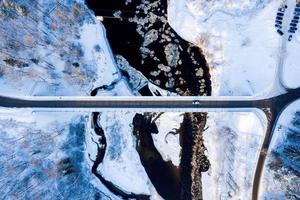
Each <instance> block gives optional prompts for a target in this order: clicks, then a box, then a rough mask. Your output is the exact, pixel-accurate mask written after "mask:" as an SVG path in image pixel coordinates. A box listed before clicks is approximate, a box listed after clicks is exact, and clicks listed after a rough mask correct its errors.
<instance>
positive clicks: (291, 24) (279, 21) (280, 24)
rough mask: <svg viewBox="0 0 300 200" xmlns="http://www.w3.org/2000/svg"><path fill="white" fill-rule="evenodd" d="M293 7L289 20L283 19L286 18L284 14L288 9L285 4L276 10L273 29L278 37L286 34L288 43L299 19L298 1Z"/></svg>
mask: <svg viewBox="0 0 300 200" xmlns="http://www.w3.org/2000/svg"><path fill="white" fill-rule="evenodd" d="M290 6H292V5H290ZM293 7H294V8H292V9H293V13H292V15H291V16H290V17H289V18H287V19H285V18H286V17H287V13H286V12H287V9H288V5H287V4H286V3H282V4H281V5H280V7H279V8H278V10H277V13H276V18H275V28H276V31H277V33H278V34H279V35H280V36H283V35H285V34H287V35H288V36H287V38H288V41H292V39H293V35H294V34H295V33H296V31H297V30H298V23H299V18H300V0H299V1H298V0H297V1H296V4H294V5H293ZM284 22H285V23H284ZM284 24H286V25H287V26H288V27H287V28H286V29H285V28H284Z"/></svg>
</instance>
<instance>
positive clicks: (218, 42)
mask: <svg viewBox="0 0 300 200" xmlns="http://www.w3.org/2000/svg"><path fill="white" fill-rule="evenodd" d="M280 3H281V1H277V0H263V1H257V0H249V1H239V0H234V1H228V0H222V1H200V0H176V1H175V0H171V1H170V3H169V7H168V21H169V23H170V25H171V26H172V27H173V28H174V29H175V30H176V32H177V33H179V35H181V36H182V37H183V38H185V39H186V40H188V41H191V42H192V43H194V44H196V45H198V46H200V47H201V48H202V50H203V52H204V54H205V57H206V59H207V61H208V63H209V66H210V69H211V75H212V81H213V85H212V90H213V95H259V94H266V93H267V92H269V91H270V90H271V87H272V84H273V80H274V76H275V72H276V66H277V61H278V56H280V44H281V37H280V36H279V34H278V33H277V32H276V29H275V27H274V23H275V22H274V21H275V17H276V12H277V9H278V7H279V6H280ZM296 49H297V48H295V49H293V50H294V51H296ZM293 76H294V77H295V75H293Z"/></svg>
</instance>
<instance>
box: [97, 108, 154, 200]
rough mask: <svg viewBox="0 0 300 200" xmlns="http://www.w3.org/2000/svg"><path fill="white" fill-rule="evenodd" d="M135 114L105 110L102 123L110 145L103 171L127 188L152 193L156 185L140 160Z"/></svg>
mask: <svg viewBox="0 0 300 200" xmlns="http://www.w3.org/2000/svg"><path fill="white" fill-rule="evenodd" d="M134 115H135V113H132V112H124V113H123V112H122V113H120V112H108V113H107V112H105V113H102V114H101V116H100V124H101V125H102V128H103V130H104V133H105V135H106V139H107V144H108V145H107V148H106V154H105V157H104V161H103V164H102V165H101V166H100V167H99V171H100V172H101V173H102V174H104V175H105V178H106V179H108V180H110V181H112V182H113V183H117V185H118V186H119V187H120V188H122V189H123V190H125V191H127V192H133V193H135V194H148V195H149V194H151V192H150V191H151V189H152V188H151V187H153V186H152V184H151V182H150V181H149V179H148V176H147V174H146V172H145V170H144V168H143V167H142V164H141V162H140V158H139V155H138V153H137V151H136V148H135V145H136V141H135V140H134V136H133V130H132V126H131V123H130V121H129V120H130V119H131V120H132V119H133V117H134Z"/></svg>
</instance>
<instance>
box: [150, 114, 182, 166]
mask: <svg viewBox="0 0 300 200" xmlns="http://www.w3.org/2000/svg"><path fill="white" fill-rule="evenodd" d="M183 114H184V113H175V112H174V113H171V112H167V113H162V114H161V116H160V117H159V118H158V119H157V120H156V121H155V123H156V125H157V129H158V133H157V134H152V137H153V141H154V145H155V147H156V149H157V150H158V151H159V152H160V154H161V156H162V157H163V159H164V160H165V161H172V163H173V165H175V166H179V164H180V152H181V146H180V145H179V132H178V129H179V128H180V125H181V123H182V121H183Z"/></svg>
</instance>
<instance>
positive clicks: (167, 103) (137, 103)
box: [0, 88, 300, 200]
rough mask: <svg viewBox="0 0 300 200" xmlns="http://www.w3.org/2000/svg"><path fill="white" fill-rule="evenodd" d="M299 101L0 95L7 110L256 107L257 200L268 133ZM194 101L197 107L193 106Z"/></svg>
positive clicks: (295, 95) (294, 92) (287, 97)
mask: <svg viewBox="0 0 300 200" xmlns="http://www.w3.org/2000/svg"><path fill="white" fill-rule="evenodd" d="M299 98H300V88H297V89H291V90H288V91H287V92H286V93H285V94H281V95H278V96H274V97H270V98H266V99H251V98H240V99H239V98H222V97H220V98H214V97H211V98H210V97H205V98H201V97H190V98H189V97H182V98H181V97H137V98H136V97H95V98H93V97H89V98H76V97H74V99H72V98H59V97H48V98H47V97H42V98H41V97H30V98H27V99H20V98H13V97H5V96H0V106H2V107H9V108H33V109H34V108H57V109H59V108H72V109H75V110H76V109H81V108H89V109H97V108H108V109H111V110H112V111H114V109H116V108H124V109H126V108H128V109H130V108H138V109H139V110H140V111H143V109H148V108H162V109H163V108H177V109H182V111H184V109H188V108H195V109H197V108H203V109H209V108H221V109H228V108H229V109H230V108H258V109H261V110H262V111H264V112H265V114H266V116H267V117H268V119H269V121H268V122H269V123H268V128H267V132H266V134H265V138H264V141H263V146H262V148H261V151H260V155H259V160H258V162H257V166H256V170H255V175H254V181H253V188H252V199H253V200H257V199H258V194H259V184H260V180H261V175H262V171H263V167H264V163H265V159H266V155H267V152H268V150H269V145H270V142H271V139H272V133H273V130H274V127H275V125H276V121H277V119H278V117H279V115H280V113H281V112H282V111H283V110H284V108H285V107H287V106H288V105H289V104H290V103H292V102H293V101H295V100H297V99H299ZM195 101H197V104H195Z"/></svg>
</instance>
